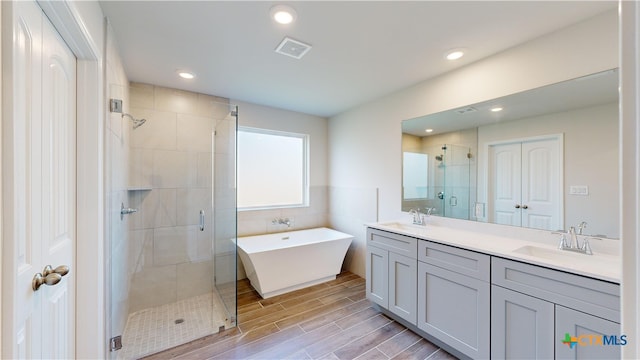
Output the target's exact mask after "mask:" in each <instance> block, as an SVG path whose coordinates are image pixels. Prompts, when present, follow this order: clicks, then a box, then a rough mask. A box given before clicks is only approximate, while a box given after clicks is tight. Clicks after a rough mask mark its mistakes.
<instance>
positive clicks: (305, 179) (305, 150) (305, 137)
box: [237, 126, 310, 211]
mask: <svg viewBox="0 0 640 360" xmlns="http://www.w3.org/2000/svg"><path fill="white" fill-rule="evenodd" d="M240 132H250V133H256V134H262V135H273V136H286V137H292V138H297V139H301V140H302V202H301V203H296V204H279V205H260V206H244V207H241V206H240V204H239V203H238V206H237V210H238V211H256V210H276V209H290V208H302V207H309V171H310V169H309V164H310V161H309V141H310V136H309V134H301V133H296V132H291V131H281V130H272V129H265V128H257V127H251V126H238V133H240ZM237 146H238V147H240V141H238V143H237ZM238 153H239V151H238ZM237 161H238V170H237V171H238V175H239V172H240V167H239V164H240V158H239V157H238V159H237ZM237 191H238V192H240V186H239V184H238V188H237Z"/></svg>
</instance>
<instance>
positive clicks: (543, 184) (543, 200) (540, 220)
mask: <svg viewBox="0 0 640 360" xmlns="http://www.w3.org/2000/svg"><path fill="white" fill-rule="evenodd" d="M488 150H489V151H488V156H489V170H488V171H489V172H488V174H489V182H488V183H489V189H488V199H491V201H490V202H489V204H490V208H489V215H490V218H489V222H492V223H495V224H501V225H513V226H522V227H528V228H534V229H543V230H557V229H562V228H563V226H564V223H563V216H562V204H563V198H564V197H563V192H562V182H563V180H562V166H563V164H562V156H563V154H562V136H561V135H550V136H549V137H545V138H535V139H530V140H527V139H525V140H521V141H513V140H512V141H507V142H504V143H497V144H492V145H490V146H489V149H488Z"/></svg>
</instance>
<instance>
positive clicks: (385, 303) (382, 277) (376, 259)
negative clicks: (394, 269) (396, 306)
mask: <svg viewBox="0 0 640 360" xmlns="http://www.w3.org/2000/svg"><path fill="white" fill-rule="evenodd" d="M366 271H367V278H366V285H367V299H369V300H370V301H373V302H374V303H376V304H378V305H380V306H382V307H383V308H385V309H388V308H389V252H388V251H387V250H382V249H379V248H377V247H375V246H367V264H366Z"/></svg>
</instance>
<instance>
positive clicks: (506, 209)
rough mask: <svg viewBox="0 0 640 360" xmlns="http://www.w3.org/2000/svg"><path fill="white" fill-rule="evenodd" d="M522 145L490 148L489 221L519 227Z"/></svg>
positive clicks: (510, 144) (513, 144) (492, 146)
mask: <svg viewBox="0 0 640 360" xmlns="http://www.w3.org/2000/svg"><path fill="white" fill-rule="evenodd" d="M521 168H522V164H521V144H520V143H519V142H518V143H506V144H496V145H491V146H489V199H492V201H490V202H489V203H490V204H491V205H492V208H490V216H491V218H490V219H489V222H491V223H494V224H501V225H513V226H521V224H522V222H521V216H520V212H521V211H520V207H521V202H520V199H521V198H522V194H521V188H522V178H521V175H522V171H521Z"/></svg>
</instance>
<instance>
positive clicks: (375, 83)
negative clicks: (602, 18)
mask: <svg viewBox="0 0 640 360" xmlns="http://www.w3.org/2000/svg"><path fill="white" fill-rule="evenodd" d="M285 3H286V4H288V5H291V6H292V7H294V8H295V9H296V11H297V14H298V17H297V21H296V22H295V23H294V24H292V25H289V26H284V25H279V24H276V23H275V22H273V21H272V20H271V19H270V18H269V9H270V8H271V7H272V6H273V5H275V4H281V2H272V1H257V2H256V1H193V2H192V1H101V2H100V4H101V6H102V9H103V11H104V13H105V16H107V17H108V18H109V21H110V22H111V25H112V27H113V29H114V32H115V37H116V41H117V43H118V48H119V50H120V55H121V57H122V61H123V64H124V67H125V71H126V73H127V76H128V77H129V80H131V81H135V82H142V83H149V84H154V85H160V86H166V87H172V88H176V89H182V90H189V91H195V92H200V93H205V94H210V95H216V96H221V97H227V98H230V99H234V100H239V101H245V102H250V103H255V104H260V105H266V106H272V107H276V108H282V109H287V110H293V111H299V112H303V113H308V114H314V115H319V116H325V117H329V116H332V115H335V114H338V113H340V112H343V111H345V110H348V109H350V108H353V107H355V106H358V105H360V104H363V103H366V102H369V101H372V100H374V99H376V98H379V97H381V96H384V95H387V94H389V93H392V92H394V91H397V90H400V89H403V88H406V87H408V86H411V85H413V84H416V83H418V82H420V81H423V80H426V79H429V78H432V77H435V76H437V75H440V74H443V73H445V72H448V71H451V70H453V69H455V68H457V67H460V66H464V65H466V64H469V63H472V62H474V61H477V60H479V59H482V58H484V57H487V56H490V55H492V54H495V53H498V52H500V51H503V50H505V49H507V48H510V47H512V46H514V45H516V44H519V43H522V42H525V41H528V40H531V39H534V38H536V37H538V36H541V35H543V34H546V33H549V32H553V31H556V30H558V29H561V28H563V27H566V26H568V25H571V24H573V23H576V22H579V21H582V20H585V19H587V18H589V17H592V16H594V15H597V14H599V13H602V12H604V11H607V10H610V9H613V8H615V7H616V4H617V3H616V2H615V1H605V2H597V1H567V2H561V1H495V2H493V1H492V2H488V1H468V2H460V1H406V2H405V1H386V2H382V1H352V2H346V1H288V2H285ZM285 36H289V37H291V38H293V39H296V40H299V41H303V42H305V43H308V44H311V45H312V46H313V48H312V49H311V50H310V51H309V52H308V53H307V54H306V55H305V56H304V57H303V58H302V59H300V60H296V59H293V58H291V57H287V56H283V55H279V54H276V53H275V51H274V49H275V48H276V47H277V46H278V44H279V43H280V41H281V40H282V39H283V38H284V37H285ZM459 47H463V48H467V49H468V52H467V55H466V56H465V57H463V58H462V59H460V60H457V61H455V62H450V61H447V60H444V58H443V54H444V53H445V51H446V50H448V49H451V48H459ZM178 69H185V70H189V71H192V72H194V73H195V74H196V76H197V77H196V78H195V79H194V80H189V81H187V80H183V79H180V78H178V77H177V74H176V71H177V70H178Z"/></svg>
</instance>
